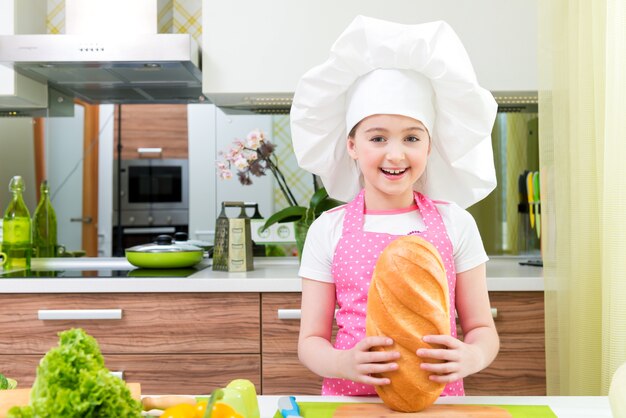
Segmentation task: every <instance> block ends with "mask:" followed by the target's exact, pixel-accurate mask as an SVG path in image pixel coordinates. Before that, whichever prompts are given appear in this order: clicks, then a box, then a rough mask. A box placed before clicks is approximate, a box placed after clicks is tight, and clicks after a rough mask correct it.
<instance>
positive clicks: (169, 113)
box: [114, 104, 189, 160]
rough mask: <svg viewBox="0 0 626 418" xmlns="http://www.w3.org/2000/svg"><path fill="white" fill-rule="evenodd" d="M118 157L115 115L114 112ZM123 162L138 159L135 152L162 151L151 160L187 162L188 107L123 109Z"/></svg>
mask: <svg viewBox="0 0 626 418" xmlns="http://www.w3.org/2000/svg"><path fill="white" fill-rule="evenodd" d="M115 124H116V126H115V130H114V132H115V138H114V140H115V143H114V146H115V156H116V157H117V135H118V128H117V126H118V124H119V121H118V113H117V111H116V112H115ZM122 147H123V148H122V159H125V160H128V159H136V158H141V157H140V155H139V153H138V152H137V148H144V147H145V148H162V149H163V154H162V155H161V156H159V155H150V156H149V157H151V158H183V159H185V158H188V155H189V152H188V131H187V105H185V104H148V105H144V104H127V105H122Z"/></svg>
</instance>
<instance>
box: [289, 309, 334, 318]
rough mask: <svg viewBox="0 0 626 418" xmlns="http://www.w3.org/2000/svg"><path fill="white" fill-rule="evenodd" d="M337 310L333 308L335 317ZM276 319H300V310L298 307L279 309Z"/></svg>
mask: <svg viewBox="0 0 626 418" xmlns="http://www.w3.org/2000/svg"><path fill="white" fill-rule="evenodd" d="M338 310H339V309H335V315H334V316H335V317H336V316H337V311H338ZM278 319H302V311H301V310H300V309H279V310H278Z"/></svg>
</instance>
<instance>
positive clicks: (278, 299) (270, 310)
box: [261, 293, 301, 356]
mask: <svg viewBox="0 0 626 418" xmlns="http://www.w3.org/2000/svg"><path fill="white" fill-rule="evenodd" d="M261 300H262V311H261V318H262V321H263V333H262V336H263V337H262V341H261V343H262V348H261V350H262V352H263V353H282V354H287V353H290V354H296V356H297V353H298V333H299V332H300V320H298V319H278V310H279V309H300V300H301V295H300V293H263V294H262V295H261Z"/></svg>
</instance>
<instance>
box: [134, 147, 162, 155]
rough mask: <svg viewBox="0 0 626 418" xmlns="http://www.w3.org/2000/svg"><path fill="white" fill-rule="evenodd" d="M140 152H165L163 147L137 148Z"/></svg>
mask: <svg viewBox="0 0 626 418" xmlns="http://www.w3.org/2000/svg"><path fill="white" fill-rule="evenodd" d="M137 152H138V153H139V154H163V148H137Z"/></svg>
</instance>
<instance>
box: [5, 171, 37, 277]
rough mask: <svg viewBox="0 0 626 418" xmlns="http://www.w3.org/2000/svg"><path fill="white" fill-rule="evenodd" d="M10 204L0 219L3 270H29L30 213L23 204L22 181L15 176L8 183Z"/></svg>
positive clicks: (19, 177) (30, 250)
mask: <svg viewBox="0 0 626 418" xmlns="http://www.w3.org/2000/svg"><path fill="white" fill-rule="evenodd" d="M9 191H10V192H11V194H12V197H11V202H9V206H8V207H7V210H6V211H5V212H4V218H3V219H2V235H3V237H2V252H3V253H5V254H6V257H7V260H6V263H5V264H4V269H5V270H17V269H28V268H30V257H31V252H32V249H31V239H30V238H31V235H30V233H31V232H30V212H28V208H27V207H26V204H25V203H24V197H23V196H22V194H23V193H24V180H23V179H22V177H21V176H15V177H13V178H12V179H11V182H10V183H9Z"/></svg>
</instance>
